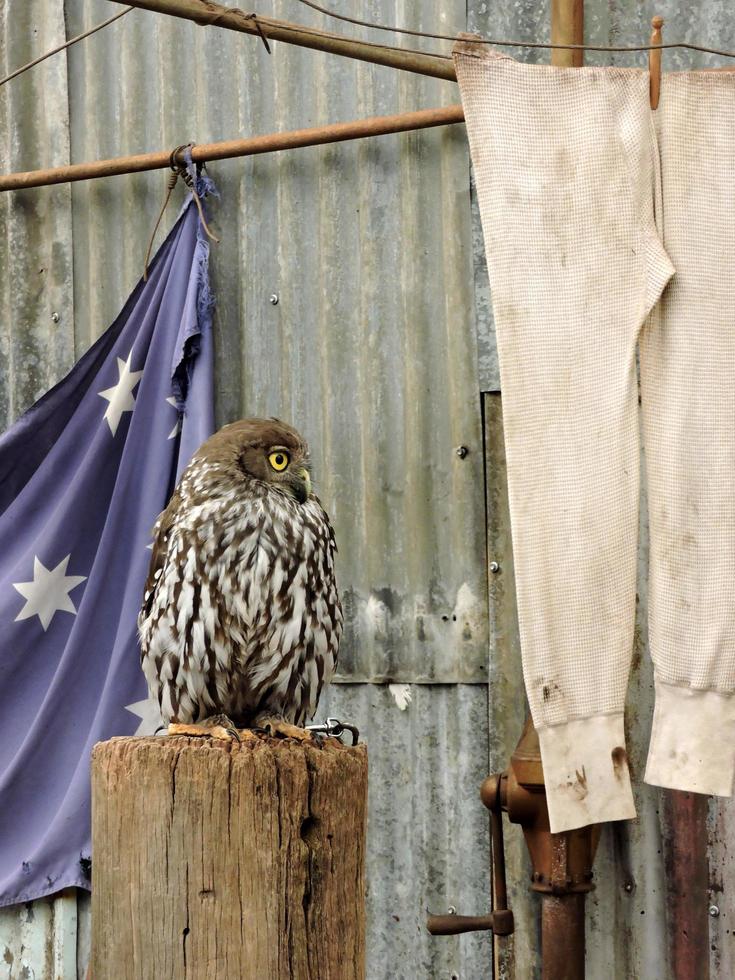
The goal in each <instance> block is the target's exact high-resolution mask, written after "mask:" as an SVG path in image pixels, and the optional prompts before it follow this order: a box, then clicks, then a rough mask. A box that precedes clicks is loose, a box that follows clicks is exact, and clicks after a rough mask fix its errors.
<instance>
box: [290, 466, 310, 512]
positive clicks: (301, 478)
mask: <svg viewBox="0 0 735 980" xmlns="http://www.w3.org/2000/svg"><path fill="white" fill-rule="evenodd" d="M289 483H290V484H291V486H292V487H293V495H294V497H296V499H297V500H298V502H299V503H300V504H305V503H306V501H307V500H308V499H309V494H310V493H311V477H310V476H309V471H308V470H307V469H305V468H304V467H303V466H302V467H300V468H299V469H298V470H294V471H293V473H292V474H291V479H290V480H289Z"/></svg>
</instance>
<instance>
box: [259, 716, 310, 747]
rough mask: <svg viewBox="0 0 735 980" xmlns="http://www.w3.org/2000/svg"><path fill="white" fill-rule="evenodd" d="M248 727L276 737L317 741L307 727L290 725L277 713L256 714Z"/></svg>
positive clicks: (300, 740)
mask: <svg viewBox="0 0 735 980" xmlns="http://www.w3.org/2000/svg"><path fill="white" fill-rule="evenodd" d="M250 729H251V730H252V731H256V732H258V731H260V732H265V733H266V735H273V736H274V737H276V738H278V737H279V736H280V737H281V738H294V739H296V740H297V741H299V742H315V741H319V740H318V739H316V738H315V737H314V735H313V734H312V733H311V732H310V731H307V729H305V728H301V727H299V725H292V724H291V723H290V722H288V721H286V720H285V719H284V718H279V716H278V715H273V714H268V713H264V714H261V715H258V716H257V717H256V718H255V719H254V720H253V723H252V725H251V726H250ZM246 730H247V729H246Z"/></svg>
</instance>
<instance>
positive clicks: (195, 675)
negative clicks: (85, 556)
mask: <svg viewBox="0 0 735 980" xmlns="http://www.w3.org/2000/svg"><path fill="white" fill-rule="evenodd" d="M153 535H154V542H153V556H152V559H151V565H150V571H149V574H148V581H147V582H146V586H145V597H144V601H143V607H142V609H141V611H140V615H139V617H138V628H139V633H140V642H141V663H142V666H143V671H144V673H145V676H146V680H147V682H148V688H149V691H150V694H151V697H154V698H156V699H157V700H158V703H159V705H160V708H161V714H162V716H163V719H164V721H165V722H167V723H169V724H170V725H171V723H173V725H171V727H170V728H169V731H173V730H181V729H182V728H183V727H184V726H188V727H190V726H191V725H192V723H198V724H199V725H202V723H203V724H204V725H205V726H206V725H210V726H223V727H225V728H228V729H231V728H232V727H235V728H253V727H269V728H270V729H271V730H273V729H275V730H279V729H280V730H281V731H283V732H284V734H286V733H287V734H294V730H293V727H292V726H303V725H304V723H305V722H306V720H307V719H309V718H311V717H312V715H313V714H314V711H315V710H316V706H317V702H318V700H319V695H320V692H321V689H322V685H323V684H324V683H326V682H328V681H329V679H330V677H331V675H332V673H333V672H334V668H335V665H336V662H337V649H338V646H339V639H340V635H341V632H342V609H341V606H340V601H339V595H338V592H337V586H336V583H335V578H334V555H335V552H336V550H337V549H336V545H335V541H334V532H333V530H332V527H331V525H330V523H329V518H328V517H327V515H326V513H325V512H324V510H323V508H322V505H321V504H320V502H319V500H318V498H317V497H316V496H315V495H314V494H313V493H312V490H311V480H310V476H309V452H308V448H307V445H306V443H305V442H304V440H303V439H302V438H301V436H300V435H299V433H298V432H297V431H296V430H295V429H293V428H291V426H289V425H286V424H285V423H284V422H280V421H279V420H278V419H243V420H242V421H239V422H233V423H232V424H231V425H226V426H225V427H224V428H223V429H220V431H219V432H217V433H215V435H213V436H212V437H211V438H210V439H208V440H207V441H206V442H205V443H204V444H203V445H202V446H201V447H200V448H199V450H198V451H197V453H196V455H195V456H194V458H193V459H192V461H191V463H190V464H189V466H188V467H187V469H186V470H185V471H184V474H183V475H182V477H181V480H180V482H179V485H178V487H177V488H176V491H175V492H174V495H173V497H172V498H171V502H170V503H169V505H168V507H167V508H166V510H165V511H164V512H163V513H162V514H161V516H160V517H159V518H158V521H157V522H156V525H155V528H154V530H153ZM219 730H220V731H221V727H220V728H219Z"/></svg>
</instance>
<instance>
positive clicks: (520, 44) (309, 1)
mask: <svg viewBox="0 0 735 980" xmlns="http://www.w3.org/2000/svg"><path fill="white" fill-rule="evenodd" d="M297 3H301V4H303V5H304V6H305V7H310V8H311V9H312V10H316V11H317V12H318V13H320V14H325V15H326V16H327V17H333V18H334V19H335V20H341V21H344V22H345V23H346V24H355V25H356V26H357V27H368V28H370V29H371V30H376V31H390V32H391V33H392V34H407V35H409V36H410V37H425V38H429V39H430V40H435V41H456V40H457V35H456V34H432V33H430V32H428V31H417V30H411V29H410V28H408V27H395V26H392V25H389V24H379V23H376V22H374V21H369V20H361V19H360V18H358V17H348V16H347V15H346V14H338V13H337V12H336V11H334V10H331V9H330V8H329V7H324V6H322V5H321V4H318V3H314V0H297ZM259 20H260V21H261V22H262V23H263V24H267V18H263V17H260V18H259ZM299 29H303V28H302V27H301V25H299ZM306 30H307V33H319V32H318V31H311V30H309V29H308V28H307V29H306ZM463 40H466V41H469V42H470V43H474V44H494V45H496V46H497V47H499V48H552V49H554V48H560V49H563V50H569V49H570V50H572V51H623V52H624V51H658V50H659V48H660V49H667V48H684V49H686V50H687V51H701V52H703V53H704V54H716V55H720V56H722V57H723V58H735V51H721V50H719V49H718V48H705V47H704V46H703V45H701V44H690V43H688V42H687V41H672V42H667V43H666V44H637V45H630V46H621V45H612V44H551V43H546V42H542V41H521V40H515V41H508V40H500V39H498V38H485V37H483V38H480V37H471V38H470V37H467V38H463ZM425 53H428V52H425ZM435 57H437V58H442V57H447V56H446V55H440V54H437V55H435Z"/></svg>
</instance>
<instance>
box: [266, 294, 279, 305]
mask: <svg viewBox="0 0 735 980" xmlns="http://www.w3.org/2000/svg"><path fill="white" fill-rule="evenodd" d="M268 302H269V303H270V304H271V306H278V293H271V294H270V296H269V297H268Z"/></svg>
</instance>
